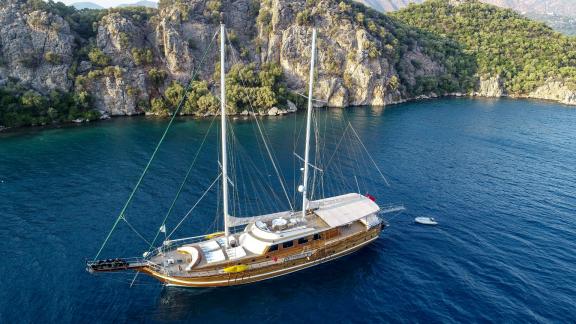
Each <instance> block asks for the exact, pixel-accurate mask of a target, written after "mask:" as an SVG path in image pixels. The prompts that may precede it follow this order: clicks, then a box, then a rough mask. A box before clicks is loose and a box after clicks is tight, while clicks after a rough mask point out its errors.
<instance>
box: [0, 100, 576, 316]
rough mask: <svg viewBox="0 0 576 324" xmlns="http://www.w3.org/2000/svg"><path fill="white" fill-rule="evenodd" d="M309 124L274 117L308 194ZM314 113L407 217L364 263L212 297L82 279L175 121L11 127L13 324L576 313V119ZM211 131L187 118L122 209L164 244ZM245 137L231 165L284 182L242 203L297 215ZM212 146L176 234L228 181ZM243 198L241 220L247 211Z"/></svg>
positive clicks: (477, 111) (5, 212)
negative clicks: (354, 139)
mask: <svg viewBox="0 0 576 324" xmlns="http://www.w3.org/2000/svg"><path fill="white" fill-rule="evenodd" d="M303 117H304V116H303V115H302V114H298V115H291V116H285V117H283V118H274V119H265V120H263V126H264V128H265V130H266V133H267V134H268V136H269V138H270V142H271V145H272V147H273V148H274V151H275V154H276V159H277V160H278V162H279V164H280V166H281V169H282V171H283V175H284V177H285V178H286V182H287V183H288V190H289V191H290V192H289V194H290V196H291V199H292V200H295V201H296V202H297V201H298V197H294V196H292V192H293V188H294V177H295V173H294V172H293V170H294V167H293V166H294V158H293V155H292V151H293V150H294V146H293V140H294V137H297V136H298V134H300V131H299V129H298V128H297V127H295V125H299V126H300V125H301V124H302V123H303ZM318 121H319V125H320V127H321V128H322V127H324V128H325V131H326V134H329V135H327V137H326V138H325V139H324V140H325V142H326V143H327V142H329V141H328V140H330V139H337V136H336V135H335V134H336V133H337V132H336V130H341V129H339V128H338V127H337V126H338V125H345V124H344V121H345V122H348V121H350V122H351V123H352V125H354V127H355V129H357V130H358V132H359V133H360V136H361V137H362V138H363V140H364V142H365V144H366V146H367V147H368V148H369V150H370V151H371V152H372V154H373V156H374V158H375V160H376V161H377V163H378V164H379V165H380V167H381V168H382V170H383V171H384V173H385V174H386V176H387V177H388V180H389V182H390V187H387V186H385V185H383V184H382V183H381V182H378V181H376V180H378V175H377V173H376V171H375V170H372V169H370V170H369V169H364V168H363V167H361V166H360V167H358V168H357V169H358V170H357V171H358V178H359V182H360V185H365V186H367V187H370V190H371V191H370V192H371V193H372V194H374V195H376V196H377V198H378V201H379V202H381V203H388V202H395V203H397V202H401V203H404V204H405V206H407V207H408V211H407V212H406V213H405V214H403V215H400V216H398V217H396V218H394V219H392V220H391V227H389V228H388V229H387V230H386V231H385V232H384V233H383V234H382V236H381V238H380V239H379V240H378V241H377V242H376V243H375V244H373V245H371V246H369V247H368V248H366V249H364V250H362V251H360V252H358V253H357V254H355V255H351V256H348V257H346V258H343V259H341V260H339V261H336V262H332V263H330V264H325V265H322V266H319V267H316V268H312V269H309V270H306V271H303V272H300V273H297V274H293V275H290V276H286V277H283V278H277V279H273V280H270V281H266V282H262V283H258V284H254V285H250V286H243V287H233V288H223V289H212V290H190V289H179V288H165V287H163V286H161V285H160V284H158V283H156V282H155V281H152V280H149V279H147V278H144V277H143V276H142V277H139V278H138V280H137V281H136V284H135V285H134V287H132V288H129V282H130V281H131V279H132V276H131V275H125V274H110V275H100V276H92V275H89V274H88V273H86V272H85V271H84V266H83V262H84V259H85V258H92V257H94V255H95V254H96V252H97V250H98V248H99V246H100V244H101V243H102V241H103V239H104V237H105V234H106V233H107V231H108V230H109V229H110V227H111V225H112V223H113V221H114V219H115V218H116V216H117V215H118V213H119V211H120V209H121V208H122V204H123V203H124V201H125V200H126V198H127V196H128V194H129V192H130V189H131V187H132V186H133V185H134V183H135V182H136V180H137V178H138V175H139V172H140V171H141V170H142V168H143V167H144V165H145V162H146V159H147V158H148V157H149V156H150V154H151V152H152V150H153V147H154V144H155V141H156V140H157V139H158V138H159V136H160V134H161V132H162V130H163V127H164V126H165V124H166V122H165V121H158V120H147V119H145V118H133V119H130V118H126V119H117V120H112V121H108V122H103V123H97V124H92V125H88V126H81V127H69V128H62V129H48V130H22V131H18V132H11V133H5V134H1V135H0V220H1V223H0V251H2V258H1V259H0V322H4V323H16V322H80V321H82V322H88V321H95V322H110V321H117V322H125V321H134V320H137V321H147V322H148V321H149V322H156V321H195V322H207V321H213V322H228V323H230V322H232V321H239V320H241V321H254V322H257V321H258V322H261V321H274V322H280V321H282V322H291V321H303V320H310V321H312V322H321V323H323V322H341V321H344V322H368V321H371V322H373V321H387V322H470V321H472V322H479V321H496V322H572V321H574V320H575V319H576V128H575V125H576V110H574V109H570V108H567V107H565V106H561V105H556V104H552V103H540V102H533V101H513V100H468V99H450V100H448V99H447V100H435V101H425V102H418V103H410V104H405V105H399V106H395V107H390V108H386V109H370V108H358V109H354V110H346V111H342V110H328V111H322V112H320V113H319V116H318ZM209 126H210V121H206V120H204V121H197V120H186V119H181V120H178V122H177V123H176V124H175V125H174V128H173V132H171V133H170V134H169V136H168V138H167V140H166V145H165V146H164V147H163V149H161V150H160V152H159V155H158V160H157V161H156V163H154V164H153V165H152V168H151V170H150V173H149V176H147V177H146V178H145V180H144V182H143V184H142V188H141V190H140V191H139V192H138V193H137V195H136V198H135V200H134V202H133V204H132V205H131V207H130V208H129V209H128V211H127V215H128V216H127V218H128V219H129V221H130V223H131V224H132V225H133V226H134V227H135V228H136V229H137V230H138V231H140V232H141V233H142V235H143V236H145V237H146V238H148V239H151V238H152V237H153V236H154V232H155V230H156V229H157V226H158V224H159V222H160V219H161V218H162V217H163V216H164V213H165V212H166V210H167V208H168V206H169V205H170V202H171V198H172V197H173V196H174V194H175V193H176V188H177V186H178V185H179V181H181V180H182V177H183V175H184V173H185V171H186V168H187V166H188V165H189V163H190V162H191V161H192V159H193V157H194V153H195V152H196V149H197V148H198V147H199V145H200V143H201V140H202V136H203V135H204V133H205V132H206V131H207V129H208V128H209ZM234 129H235V136H236V138H237V140H238V142H237V143H236V144H235V145H234V146H235V149H236V150H235V151H237V152H240V153H238V154H239V155H238V160H239V161H243V162H244V165H247V166H246V168H245V169H242V168H241V167H238V168H237V169H236V170H235V171H236V173H237V174H240V175H242V174H243V173H249V174H250V173H251V174H252V175H256V176H257V177H258V178H265V179H268V180H267V183H268V184H267V186H268V187H272V188H274V192H272V191H270V190H268V191H266V190H263V191H258V187H257V186H255V187H253V189H255V191H258V192H260V194H261V195H260V196H259V197H260V198H259V199H252V200H251V199H249V198H246V197H250V195H245V196H243V197H239V198H238V201H242V200H243V201H245V202H246V206H252V207H253V208H254V209H256V208H259V209H263V210H264V211H270V210H268V209H273V208H274V206H275V205H276V204H277V205H278V208H280V207H281V208H287V206H288V203H287V202H286V199H283V194H282V193H281V191H280V190H279V186H278V183H277V182H275V181H274V179H275V177H274V173H273V171H272V170H271V169H270V168H269V165H268V166H267V167H263V166H259V165H258V163H259V161H261V160H265V156H264V155H261V154H262V153H260V152H262V150H260V149H259V146H258V145H256V144H254V143H256V142H255V141H254V138H255V133H254V124H253V123H247V122H242V121H236V122H235V123H234ZM214 130H215V129H214V128H212V131H214ZM214 137H215V136H210V137H209V138H208V140H207V143H206V145H207V148H206V149H205V150H203V151H202V153H201V154H200V155H199V158H198V162H197V165H196V166H195V168H194V170H193V171H192V173H191V177H190V181H189V183H188V184H187V185H186V186H185V189H184V192H183V193H182V198H181V200H180V201H179V202H178V203H177V207H176V209H175V211H174V217H171V218H170V221H169V223H168V225H169V229H170V228H173V227H174V224H175V222H176V221H177V220H179V219H180V217H181V216H182V215H183V214H184V213H185V212H186V211H187V210H188V208H189V207H190V206H191V205H192V204H193V203H194V202H195V201H196V200H197V199H198V197H199V196H200V194H201V193H202V191H203V190H204V189H205V188H206V187H207V186H208V185H209V184H210V182H211V181H212V180H213V179H214V177H215V176H216V172H217V170H216V169H217V164H216V154H217V145H216V144H217V141H216V139H215V138H214ZM299 142H300V143H301V140H300V141H299ZM327 147H328V148H329V145H327ZM296 149H297V150H298V149H299V148H298V147H297V148H296ZM356 149H357V147H356ZM358 152H360V150H358ZM246 161H249V162H246ZM343 161H344V160H343ZM252 162H254V164H252ZM344 162H345V163H344V164H345V165H346V163H348V166H349V167H354V165H353V164H350V163H351V162H350V161H344ZM297 167H298V166H296V168H297ZM251 168H252V169H254V170H256V171H255V172H254V171H252V172H251V171H250V170H251ZM360 169H361V170H360ZM362 172H364V173H365V174H360V173H362ZM239 178H240V179H241V178H242V177H241V176H240V177H239ZM334 179H335V180H338V177H334ZM340 180H342V179H340ZM348 180H349V179H348ZM265 182H266V181H265ZM248 183H250V182H249V181H248V180H246V181H241V182H237V186H238V187H239V189H240V187H242V188H244V187H246V188H248V187H250V186H248V185H247V184H248ZM340 189H343V188H341V187H338V186H333V187H331V189H330V188H327V189H326V190H327V191H330V192H337V191H338V190H340ZM248 191H249V190H248ZM262 193H264V194H263V195H262ZM262 196H263V197H264V199H262ZM265 197H270V199H265ZM217 198H218V197H217V193H216V192H210V193H209V194H208V195H207V197H206V200H204V201H203V202H202V203H201V204H200V205H199V206H198V208H197V209H196V210H195V211H194V212H193V213H192V215H191V216H190V218H189V219H187V220H186V221H185V222H184V225H183V226H182V228H181V229H179V231H178V233H177V235H178V236H187V235H195V234H202V233H206V232H207V231H210V230H214V229H217V228H218V226H219V225H221V224H220V223H221V221H218V218H215V217H216V216H217V215H218V208H217V206H216V205H215V204H214V201H216V200H217ZM276 201H278V203H275V202H276ZM239 206H243V205H242V204H239ZM239 206H236V207H235V208H237V209H238V211H237V214H241V213H242V212H243V211H244V212H245V213H249V212H250V211H249V210H239V209H240V207H239ZM246 209H249V208H248V207H246ZM420 215H427V216H433V217H436V218H437V219H438V220H439V221H440V225H439V226H437V227H422V226H417V225H414V224H412V222H411V220H412V219H413V217H415V216H420ZM215 219H216V221H215ZM145 248H146V245H145V243H143V242H142V240H141V239H140V238H138V237H137V236H136V235H135V234H134V233H133V232H131V231H130V229H129V228H128V227H127V226H126V225H125V224H123V223H121V224H120V225H119V229H118V231H117V232H115V234H114V235H112V238H111V240H110V243H109V244H108V245H107V247H106V248H105V250H104V252H103V256H104V257H111V256H135V255H139V254H140V253H141V252H142V251H143V250H144V249H145Z"/></svg>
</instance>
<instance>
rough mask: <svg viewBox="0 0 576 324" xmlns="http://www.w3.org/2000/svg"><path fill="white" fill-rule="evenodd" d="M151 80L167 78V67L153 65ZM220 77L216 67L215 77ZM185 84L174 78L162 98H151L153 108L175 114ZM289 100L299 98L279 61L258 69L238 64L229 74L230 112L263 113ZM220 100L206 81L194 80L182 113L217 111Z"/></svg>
mask: <svg viewBox="0 0 576 324" xmlns="http://www.w3.org/2000/svg"><path fill="white" fill-rule="evenodd" d="M148 77H149V79H150V80H153V82H154V83H156V85H157V86H158V85H160V84H162V83H163V82H164V79H165V77H166V74H165V73H164V72H163V71H158V70H156V69H151V70H150V72H149V73H148ZM219 78H220V71H219V69H218V67H216V72H215V74H214V79H215V80H217V79H219ZM184 90H185V88H184V86H183V85H182V84H181V83H179V82H177V81H173V82H172V83H171V84H170V85H169V86H168V87H166V89H165V91H164V94H163V96H162V97H161V98H154V99H152V100H151V110H152V112H153V113H154V114H156V115H161V116H166V115H169V114H171V113H172V112H173V111H174V110H175V109H176V107H177V106H178V104H179V103H180V100H182V97H183V95H184ZM286 100H293V101H298V100H297V99H294V98H292V95H291V94H289V93H288V91H287V90H286V85H285V84H284V82H283V80H282V68H281V67H280V66H279V65H276V64H264V65H262V66H261V67H260V69H258V68H257V67H256V65H255V64H248V65H244V64H236V65H234V66H232V68H231V69H230V71H228V73H227V74H226V101H227V106H228V109H229V111H230V113H237V112H240V111H242V110H245V109H246V110H251V107H253V108H254V110H256V112H260V113H263V112H265V111H266V110H267V109H270V108H272V106H274V105H277V104H280V105H285V104H286ZM218 109H219V100H218V99H217V98H216V97H215V96H214V95H213V94H212V93H211V91H210V88H209V87H208V82H206V81H193V82H192V85H191V88H190V91H189V92H188V94H187V98H186V101H185V102H184V105H183V107H182V110H181V111H180V113H181V114H186V115H197V116H202V115H205V114H209V113H212V114H213V113H217V112H218Z"/></svg>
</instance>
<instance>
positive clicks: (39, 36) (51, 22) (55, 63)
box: [0, 1, 75, 92]
mask: <svg viewBox="0 0 576 324" xmlns="http://www.w3.org/2000/svg"><path fill="white" fill-rule="evenodd" d="M74 44H75V43H74V36H73V35H72V33H71V31H70V27H69V25H68V23H67V22H66V21H65V20H64V19H63V18H62V17H59V16H57V15H54V14H51V13H49V12H44V11H23V10H22V9H21V5H20V4H19V3H18V2H10V1H8V2H7V3H5V4H0V50H1V54H2V55H1V59H0V62H1V64H0V80H2V79H6V78H8V77H11V78H15V79H18V80H20V82H22V83H24V84H26V85H28V86H30V87H31V88H34V89H37V90H39V91H42V92H46V91H48V90H52V89H60V90H65V91H67V90H69V89H70V87H71V85H72V80H70V78H69V77H68V70H69V69H70V66H71V64H72V59H73V56H74Z"/></svg>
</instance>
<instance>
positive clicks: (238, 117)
mask: <svg viewBox="0 0 576 324" xmlns="http://www.w3.org/2000/svg"><path fill="white" fill-rule="evenodd" d="M445 98H464V99H493V100H499V99H510V100H529V101H538V102H543V103H555V104H558V105H561V106H565V107H566V108H574V109H576V105H572V104H567V103H563V102H560V101H557V100H550V99H542V98H533V97H530V96H524V95H512V96H511V95H502V96H499V97H492V96H481V95H476V94H462V93H450V94H444V95H434V94H433V95H420V96H417V97H414V98H410V99H401V100H398V101H394V102H390V103H387V104H385V105H378V106H374V105H356V106H346V107H330V106H324V107H315V108H327V109H349V108H352V109H353V108H356V107H368V106H374V107H389V106H390V107H392V106H398V105H401V104H405V103H412V102H418V101H428V100H434V99H445ZM301 110H302V109H297V110H285V111H284V112H283V113H279V114H276V115H268V114H256V115H254V114H245V113H237V114H234V115H229V116H230V117H231V118H233V120H248V119H250V117H251V116H254V117H258V118H278V117H282V116H285V115H291V114H295V113H298V112H299V111H301ZM219 115H220V114H209V115H203V116H197V115H180V116H177V118H176V119H179V118H189V119H195V120H202V119H208V118H211V117H214V116H219ZM143 117H144V118H151V119H157V120H168V119H169V118H170V117H171V115H168V116H158V115H153V114H146V113H139V114H133V115H116V116H108V118H101V119H97V120H92V121H82V122H77V121H69V122H64V123H55V124H50V125H34V126H22V127H4V126H1V125H0V134H8V133H12V132H16V131H19V130H27V129H37V130H43V129H58V128H69V127H82V126H86V125H89V124H98V123H101V122H105V121H107V120H112V119H123V118H143Z"/></svg>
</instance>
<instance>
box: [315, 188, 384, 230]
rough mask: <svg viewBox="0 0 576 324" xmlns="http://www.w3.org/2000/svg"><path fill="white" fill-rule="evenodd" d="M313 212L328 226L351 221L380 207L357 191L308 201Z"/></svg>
mask: <svg viewBox="0 0 576 324" xmlns="http://www.w3.org/2000/svg"><path fill="white" fill-rule="evenodd" d="M310 207H311V208H317V209H316V210H315V211H314V212H315V213H316V215H318V216H319V217H320V218H322V220H323V221H325V222H326V224H328V225H329V226H330V227H338V226H342V225H345V224H349V223H352V222H354V221H356V220H359V219H362V218H364V217H366V216H369V215H372V214H375V213H377V212H378V211H380V207H378V205H377V204H376V203H375V202H373V201H372V200H370V199H369V198H368V197H365V196H362V195H360V194H357V193H352V194H346V195H342V196H337V197H332V198H327V199H322V200H316V201H313V202H311V203H310Z"/></svg>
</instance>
